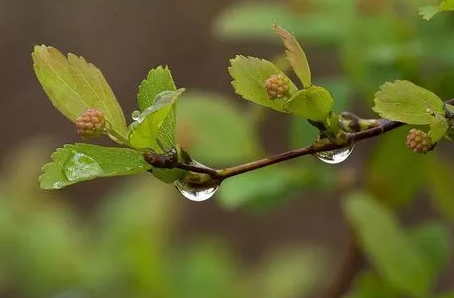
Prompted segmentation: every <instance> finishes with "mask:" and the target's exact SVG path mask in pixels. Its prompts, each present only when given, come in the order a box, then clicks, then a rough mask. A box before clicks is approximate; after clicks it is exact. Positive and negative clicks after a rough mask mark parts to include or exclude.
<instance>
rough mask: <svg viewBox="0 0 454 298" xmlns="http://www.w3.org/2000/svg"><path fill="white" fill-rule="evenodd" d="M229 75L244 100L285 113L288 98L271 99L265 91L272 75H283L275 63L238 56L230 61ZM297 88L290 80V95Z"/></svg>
mask: <svg viewBox="0 0 454 298" xmlns="http://www.w3.org/2000/svg"><path fill="white" fill-rule="evenodd" d="M230 64H231V66H230V67H229V73H230V75H231V76H232V78H233V79H234V81H233V82H232V85H233V88H234V89H235V91H236V93H237V94H239V95H241V96H242V97H243V98H244V99H246V100H250V101H252V102H255V103H256V104H259V105H262V106H265V107H270V108H272V109H274V110H276V111H279V112H285V110H284V103H285V100H286V98H276V99H270V98H269V97H268V93H267V92H266V89H265V81H266V80H267V79H268V78H269V77H270V76H271V75H278V74H282V75H283V76H285V77H286V78H287V76H286V75H285V74H284V73H283V72H282V71H281V70H280V69H278V68H277V67H276V66H275V65H274V64H273V63H271V62H269V61H266V60H263V59H258V58H254V57H244V56H236V58H235V59H231V60H230ZM296 90H297V89H296V86H295V84H293V83H292V82H291V81H290V79H289V93H290V94H293V93H294V92H295V91H296Z"/></svg>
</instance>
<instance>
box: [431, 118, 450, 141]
mask: <svg viewBox="0 0 454 298" xmlns="http://www.w3.org/2000/svg"><path fill="white" fill-rule="evenodd" d="M433 118H434V119H433V121H432V122H431V123H430V133H429V135H430V138H431V140H432V143H433V144H435V143H437V142H438V141H439V140H440V139H441V138H442V137H444V135H445V134H446V132H447V131H448V128H449V125H448V121H447V120H446V118H445V117H443V116H442V115H439V114H436V115H435V117H433Z"/></svg>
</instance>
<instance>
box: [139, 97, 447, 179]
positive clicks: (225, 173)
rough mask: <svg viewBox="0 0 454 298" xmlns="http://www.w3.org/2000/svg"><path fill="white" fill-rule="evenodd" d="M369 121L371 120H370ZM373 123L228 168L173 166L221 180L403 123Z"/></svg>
mask: <svg viewBox="0 0 454 298" xmlns="http://www.w3.org/2000/svg"><path fill="white" fill-rule="evenodd" d="M446 103H448V104H454V99H451V100H448V101H446ZM370 121H372V120H370ZM373 123H377V125H375V126H373V127H371V128H368V129H365V130H362V131H358V132H353V133H348V134H347V140H346V142H344V143H343V144H341V145H339V144H334V143H332V142H330V141H329V140H321V141H316V142H314V143H313V144H312V145H310V146H307V147H304V148H298V149H294V150H290V151H287V152H283V153H280V154H277V155H274V156H270V157H267V158H263V159H259V160H256V161H253V162H249V163H245V164H241V165H238V166H234V167H229V168H225V169H220V170H215V169H211V168H207V167H201V166H197V165H189V164H185V163H182V162H176V163H174V165H173V168H178V169H183V170H187V171H191V172H194V173H203V174H208V175H210V176H211V177H212V178H213V179H216V180H218V181H222V180H224V179H227V178H230V177H233V176H236V175H240V174H243V173H246V172H250V171H253V170H256V169H260V168H263V167H267V166H270V165H273V164H276V163H279V162H283V161H287V160H290V159H294V158H297V157H300V156H304V155H309V154H315V153H318V152H324V151H331V150H335V149H341V148H345V147H347V146H350V145H352V144H355V143H357V142H359V141H362V140H366V139H369V138H373V137H376V136H379V135H381V134H383V133H386V132H388V131H391V130H394V129H396V128H398V127H400V126H402V125H404V123H401V122H398V121H391V120H387V119H378V120H374V121H373ZM147 161H148V160H147ZM148 162H149V163H150V164H151V165H152V166H155V167H160V165H159V163H157V164H154V163H153V162H150V161H148Z"/></svg>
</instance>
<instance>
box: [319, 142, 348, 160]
mask: <svg viewBox="0 0 454 298" xmlns="http://www.w3.org/2000/svg"><path fill="white" fill-rule="evenodd" d="M354 147H355V145H354V144H353V145H351V146H349V147H345V148H341V149H336V150H331V151H325V152H317V153H315V154H314V155H315V156H316V157H317V158H318V159H320V160H321V161H323V162H326V163H329V164H336V163H341V162H343V161H344V160H346V159H347V158H348V157H349V156H350V154H351V153H352V151H353V148H354Z"/></svg>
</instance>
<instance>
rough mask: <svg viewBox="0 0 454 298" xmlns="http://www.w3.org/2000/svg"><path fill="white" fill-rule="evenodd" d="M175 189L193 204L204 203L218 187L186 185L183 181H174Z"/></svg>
mask: <svg viewBox="0 0 454 298" xmlns="http://www.w3.org/2000/svg"><path fill="white" fill-rule="evenodd" d="M175 187H176V188H177V189H178V191H179V192H180V193H181V194H182V195H183V196H184V197H185V198H186V199H188V200H191V201H195V202H202V201H206V200H208V199H209V198H211V197H212V196H213V195H214V194H215V193H216V191H217V190H218V187H219V186H218V185H209V186H200V185H194V184H191V183H188V182H187V181H185V180H183V179H182V180H177V181H175Z"/></svg>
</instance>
